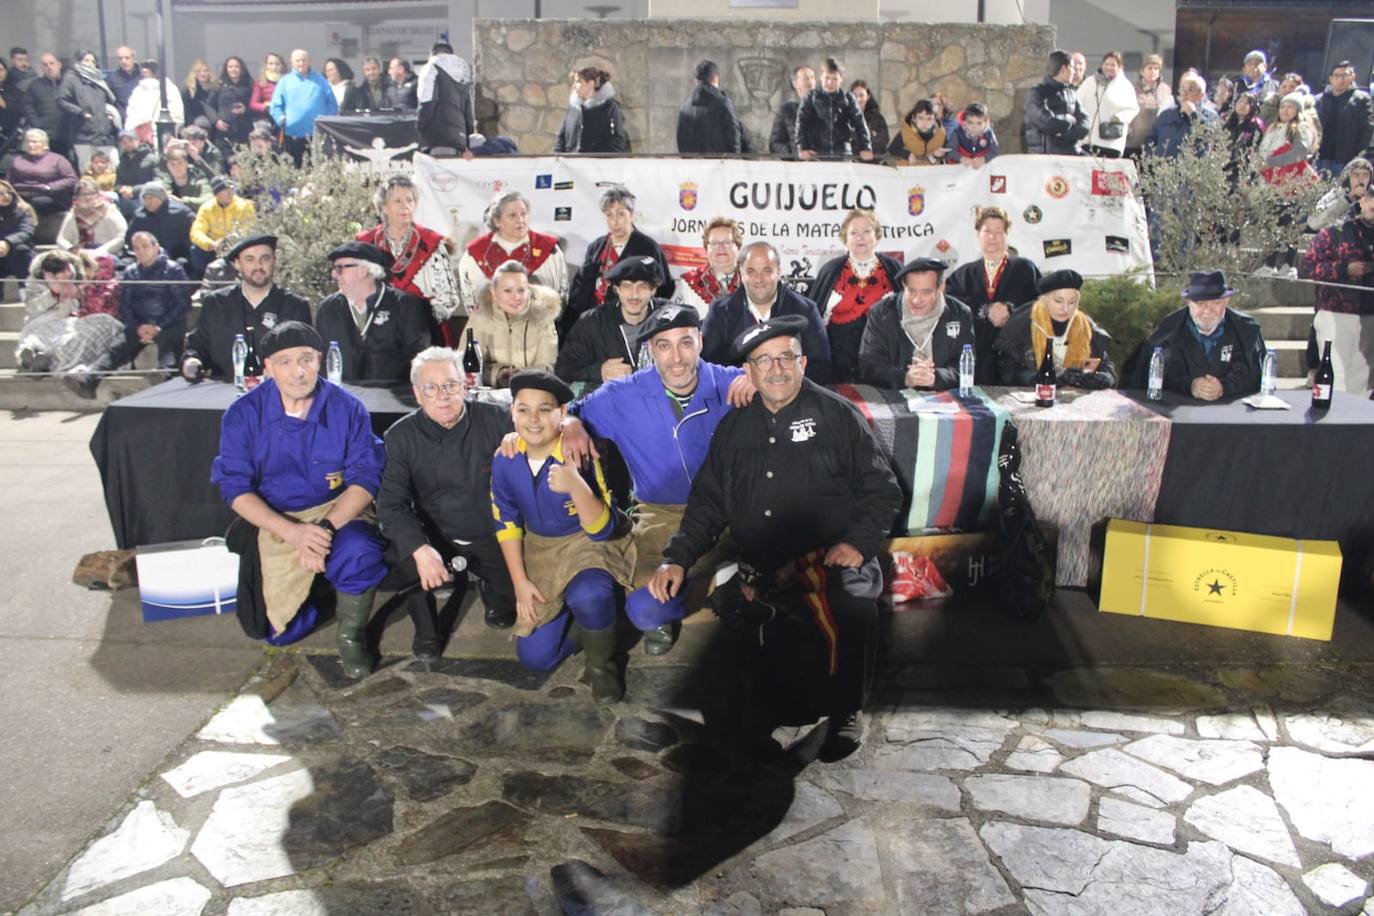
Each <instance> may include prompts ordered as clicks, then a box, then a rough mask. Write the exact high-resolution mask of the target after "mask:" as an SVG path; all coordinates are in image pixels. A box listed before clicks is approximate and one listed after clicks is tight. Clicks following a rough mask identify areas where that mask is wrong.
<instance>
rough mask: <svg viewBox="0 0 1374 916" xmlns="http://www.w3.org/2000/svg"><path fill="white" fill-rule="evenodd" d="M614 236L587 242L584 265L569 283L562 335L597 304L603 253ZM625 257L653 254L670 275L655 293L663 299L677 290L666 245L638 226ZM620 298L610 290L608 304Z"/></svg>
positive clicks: (561, 320) (627, 243)
mask: <svg viewBox="0 0 1374 916" xmlns="http://www.w3.org/2000/svg"><path fill="white" fill-rule="evenodd" d="M610 243H611V242H610V236H609V235H603V236H601V237H599V238H597V239H595V240H593V241H592V243H591V244H590V245H588V246H587V253H586V255H584V256H583V258H582V266H581V267H579V268H578V269H577V273H575V274H573V278H572V282H571V283H569V284H568V305H567V307H566V308H565V309H563V314H562V315H560V316H559V318H558V334H559V337H560V338H564V337H566V336H567V333H568V331H569V330H571V329H572V326H573V324H574V323H575V322H576V321H577V319H578V317H579V316H581V315H583V314H585V313H586V312H590V311H591V310H592V309H594V308H596V307H597V305H598V303H597V301H596V285H597V282H598V281H599V280H600V279H601V255H602V254H603V253H604V252H605V251H606V246H607V245H609V244H610ZM620 257H621V259H622V260H623V259H625V258H631V257H650V258H653V259H654V260H656V261H658V267H659V270H661V271H663V276H665V277H667V279H666V280H664V281H663V285H662V286H660V287H659V288H658V289H657V290H655V291H654V295H655V296H656V297H657V298H659V299H671V298H673V291H674V290H675V289H677V281H676V280H674V279H673V275H672V274H671V273H669V272H668V258H667V257H666V256H665V255H664V254H663V249H662V248H660V247H659V245H658V242H655V241H654V240H653V239H651V238H649V237H648V236H647V235H645V234H644V233H642V232H640V231H639V230H638V229H631V230H630V237H629V238H628V239H626V240H625V248H624V250H623V251H621V252H620ZM618 301H619V300H618V299H617V298H616V295H615V289H614V288H613V287H612V288H608V289H607V290H606V304H607V305H611V304H613V303H615V302H618Z"/></svg>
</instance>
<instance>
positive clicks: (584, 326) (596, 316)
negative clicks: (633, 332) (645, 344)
mask: <svg viewBox="0 0 1374 916" xmlns="http://www.w3.org/2000/svg"><path fill="white" fill-rule="evenodd" d="M662 304H663V301H662V300H657V299H656V300H654V301H653V302H652V303H651V304H650V306H649V310H650V311H652V310H653V309H655V308H657V307H658V306H659V305H662ZM620 319H621V315H620V306H619V304H617V303H615V302H612V301H611V300H609V299H607V300H606V304H605V305H603V306H601V307H600V308H596V309H593V310H592V311H590V312H587V313H586V314H585V315H583V316H582V317H581V318H579V319H578V320H577V324H575V325H573V328H572V332H571V333H569V334H568V335H567V337H565V338H564V342H563V348H562V349H561V350H559V351H558V361H557V362H556V363H554V367H553V373H554V375H556V376H558V377H559V378H561V379H562V380H563V381H565V382H570V383H571V382H586V383H587V388H586V390H587V391H591V390H592V389H594V388H597V387H599V386H600V385H601V364H602V363H604V362H605V361H606V360H608V359H623V360H625V362H627V363H629V364H630V365H631V366H634V367H635V368H636V369H638V368H640V367H641V365H648V360H649V358H648V356H647V355H645V356H643V360H642V362H641V359H640V357H641V354H642V353H643V350H642V348H641V347H640V346H639V341H638V340H637V339H627V338H626V335H625V332H624V330H623V329H622V328H621V327H620Z"/></svg>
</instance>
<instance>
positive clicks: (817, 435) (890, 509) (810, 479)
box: [663, 381, 902, 576]
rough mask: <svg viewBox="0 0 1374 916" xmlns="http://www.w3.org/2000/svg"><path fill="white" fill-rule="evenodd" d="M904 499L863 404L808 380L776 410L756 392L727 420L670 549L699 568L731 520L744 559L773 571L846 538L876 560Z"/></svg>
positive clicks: (675, 559)
mask: <svg viewBox="0 0 1374 916" xmlns="http://www.w3.org/2000/svg"><path fill="white" fill-rule="evenodd" d="M901 502H902V491H901V489H900V488H899V487H898V486H897V480H896V478H895V477H894V476H893V474H892V467H891V466H890V465H889V464H888V461H887V458H886V457H884V455H883V453H882V451H881V450H880V449H879V448H878V443H877V440H876V439H874V437H873V433H872V431H871V430H870V429H869V428H868V424H867V423H866V422H864V420H863V418H862V417H860V416H859V412H858V410H856V409H855V407H854V406H853V405H852V404H850V403H849V402H848V401H846V400H845V399H844V398H842V397H840V396H839V395H837V394H834V393H833V392H830V391H827V390H825V389H824V388H821V387H820V386H819V385H816V384H814V383H813V382H810V381H803V382H802V389H801V391H800V392H799V393H798V395H797V397H796V399H795V400H794V401H793V402H792V403H791V404H788V405H787V406H786V407H784V408H783V409H782V410H780V411H778V413H776V414H774V413H772V412H771V411H769V410H768V408H767V407H765V406H764V405H763V401H762V399H761V398H759V397H755V398H754V400H753V402H752V403H750V404H749V405H748V406H747V407H744V408H742V409H739V410H732V411H730V413H729V414H727V415H726V417H725V419H724V420H722V421H721V422H720V425H719V426H718V427H716V431H715V434H714V435H713V436H712V437H711V448H710V451H708V452H707V454H706V461H705V463H703V464H702V466H701V469H700V470H699V471H697V475H696V477H695V479H694V480H693V481H692V492H691V495H690V496H689V497H688V499H687V510H686V513H685V514H684V515H683V518H682V524H681V525H680V526H679V528H678V531H677V533H676V534H674V535H673V538H672V540H671V541H669V542H668V546H667V547H666V548H665V549H664V551H663V556H664V559H666V560H667V561H668V562H670V563H676V564H678V565H679V566H681V567H682V568H683V569H691V568H692V564H693V563H695V562H696V561H697V560H698V559H699V558H700V557H702V556H703V555H704V554H705V553H706V552H707V551H708V550H709V549H710V548H711V546H712V545H713V544H715V542H716V539H717V538H718V537H719V536H720V534H721V533H722V532H723V531H724V530H725V529H726V528H729V529H730V534H731V537H733V538H734V541H735V545H736V546H737V547H738V548H739V553H740V558H741V560H742V561H743V562H745V563H746V564H748V565H749V566H750V567H752V568H753V570H755V571H757V572H758V573H761V574H762V575H764V576H771V575H772V574H773V573H775V572H776V571H777V570H778V569H779V568H781V567H782V566H784V565H786V564H787V563H790V562H792V561H794V560H796V559H798V558H799V557H801V556H803V555H804V554H806V553H808V552H810V551H813V550H824V549H828V548H829V547H831V546H833V545H835V544H837V543H840V542H844V543H847V544H849V545H851V546H852V547H854V548H855V549H856V550H858V551H859V553H861V554H863V556H864V559H865V560H867V559H870V558H872V557H873V556H874V555H875V554H876V553H877V552H878V547H879V545H880V544H881V542H882V539H883V538H885V537H887V535H888V533H889V532H890V531H891V529H892V522H893V520H894V519H895V518H896V516H897V510H898V509H899V508H900V506H901Z"/></svg>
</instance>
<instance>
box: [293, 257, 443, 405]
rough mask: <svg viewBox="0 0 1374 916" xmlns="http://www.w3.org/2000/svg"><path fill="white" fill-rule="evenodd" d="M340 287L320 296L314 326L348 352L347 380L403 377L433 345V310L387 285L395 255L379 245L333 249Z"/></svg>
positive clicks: (345, 354) (334, 272) (332, 271)
mask: <svg viewBox="0 0 1374 916" xmlns="http://www.w3.org/2000/svg"><path fill="white" fill-rule="evenodd" d="M329 260H330V262H331V264H332V265H333V266H332V267H331V268H330V269H329V272H330V275H331V276H333V277H334V282H335V283H337V284H338V286H339V291H338V292H337V293H334V294H333V295H331V296H326V297H325V298H324V299H322V300H320V304H319V306H318V307H317V308H316V309H315V330H317V331H319V332H320V338H321V339H322V340H324V341H325V342H326V344H328V342H330V341H334V342H337V343H338V345H339V352H340V353H341V354H342V355H343V380H344V381H345V382H404V381H406V379H407V378H409V375H410V361H411V360H412V359H413V358H414V357H415V354H416V353H419V352H420V351H421V350H423V349H425V347H427V346H429V323H428V320H427V315H428V309H427V307H426V306H425V304H424V303H423V302H421V301H420V300H419V299H416V298H415V297H414V296H412V295H410V294H409V293H403V292H401V291H400V290H398V289H396V288H395V287H392V286H387V285H386V282H385V281H386V269H387V266H388V264H389V262H390V260H391V257H390V255H388V254H386V253H384V252H383V251H382V250H381V249H379V248H377V247H376V246H375V245H369V244H367V243H366V242H344V243H343V244H342V245H340V246H339V247H338V248H335V249H334V250H333V251H331V252H329Z"/></svg>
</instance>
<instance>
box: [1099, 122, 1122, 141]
mask: <svg viewBox="0 0 1374 916" xmlns="http://www.w3.org/2000/svg"><path fill="white" fill-rule="evenodd" d="M1097 135H1098V136H1099V137H1101V138H1102V139H1103V140H1120V139H1121V138H1122V137H1124V136H1126V125H1125V124H1122V123H1121V122H1120V121H1108V122H1106V123H1105V124H1099V125H1097Z"/></svg>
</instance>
